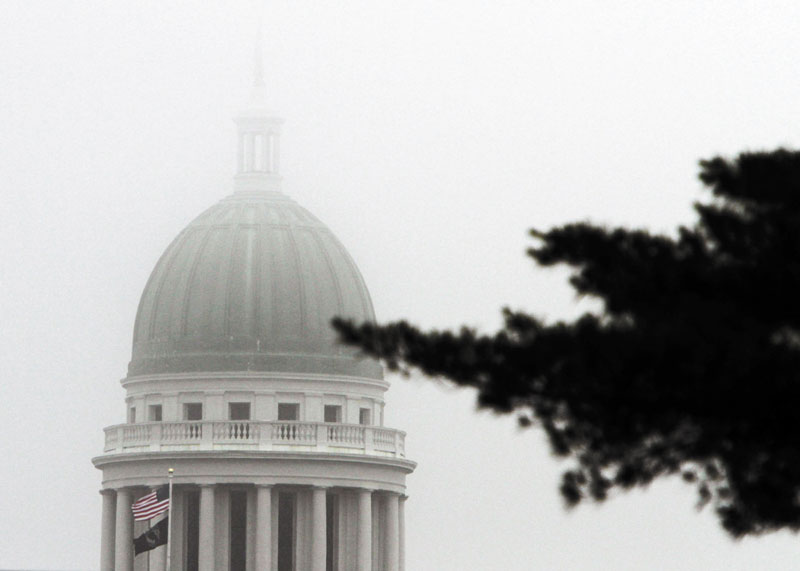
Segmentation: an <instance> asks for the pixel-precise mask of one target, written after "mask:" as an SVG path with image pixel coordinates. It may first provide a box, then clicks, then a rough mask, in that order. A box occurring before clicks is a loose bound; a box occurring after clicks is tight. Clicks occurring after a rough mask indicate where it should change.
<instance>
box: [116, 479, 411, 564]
mask: <svg viewBox="0 0 800 571" xmlns="http://www.w3.org/2000/svg"><path fill="white" fill-rule="evenodd" d="M198 488H199V510H198V512H199V522H198V544H197V564H198V565H197V570H198V571H227V569H228V566H227V565H224V566H223V568H222V569H220V562H219V557H218V554H217V553H216V550H217V549H220V548H221V545H220V539H219V538H218V536H217V533H216V531H217V528H216V525H217V520H218V519H219V518H220V517H221V516H222V514H218V513H215V511H216V509H217V502H216V496H217V494H218V493H219V492H220V490H228V489H230V487H226V486H224V485H214V484H203V485H199V486H191V487H189V486H180V488H179V487H178V486H176V490H175V494H174V495H175V498H173V500H172V501H173V502H174V503H173V509H176V503H177V502H176V500H177V499H178V498H180V497H183V496H181V494H182V493H185V492H186V491H188V490H193V491H197V490H198ZM251 488H252V487H251ZM284 489H287V490H292V491H298V490H300V491H306V492H310V496H311V498H310V499H311V502H310V510H308V511H309V513H308V515H303V514H304V512H303V510H298V511H297V516H298V517H297V518H296V519H295V521H293V525H294V526H295V531H296V532H299V530H300V529H308V530H309V531H310V537H308V538H307V539H306V540H305V543H304V547H303V549H305V550H306V551H307V553H304V554H303V555H304V557H303V558H302V561H305V563H306V564H307V565H308V569H309V570H310V571H326V569H327V568H328V567H327V563H328V558H329V557H330V552H329V549H328V548H329V546H328V544H327V542H328V537H329V530H328V525H329V524H330V521H329V515H328V511H327V498H328V492H329V489H328V488H324V487H317V486H313V487H308V486H305V487H300V486H292V487H282V486H268V485H256V486H255V493H254V503H253V507H254V508H255V509H254V511H255V514H254V516H255V517H254V518H252V519H248V524H247V525H248V528H249V527H250V526H253V527H254V531H253V534H252V535H253V542H252V544H251V545H252V547H251V548H252V549H253V550H254V559H253V564H254V570H253V571H274V570H277V569H278V560H277V558H278V553H277V550H278V547H277V546H278V538H277V534H278V530H277V529H276V528H277V526H278V506H277V503H278V502H277V493H276V492H280V491H282V490H284ZM181 490H182V491H181ZM336 490H337V493H339V494H345V493H346V494H349V495H350V496H352V495H353V494H355V496H357V497H356V499H355V502H354V505H357V508H356V510H357V513H356V517H355V518H353V519H354V522H353V523H354V524H355V529H354V530H350V533H351V537H352V542H351V543H355V545H347V546H346V549H347V550H353V551H354V552H349V553H348V554H347V556H348V558H349V560H352V562H353V564H354V565H355V566H356V567H355V568H356V569H357V571H403V568H404V547H405V546H404V539H405V538H404V531H405V530H404V513H403V512H404V503H405V501H404V500H405V496H402V495H400V494H398V493H394V492H387V491H377V490H370V489H362V488H351V489H342V488H337V489H336ZM143 493H146V489H145V488H120V489H117V490H110V489H107V490H102V491H101V494H102V496H103V507H102V510H103V511H102V529H101V536H100V537H101V550H100V553H101V556H100V557H101V559H100V569H101V571H135V570H138V569H142V568H143V569H147V571H164V570H165V569H166V556H165V554H166V551H165V550H166V548H157V549H156V550H155V551H153V552H152V555H151V556H150V558H149V564H148V565H147V566H145V567H141V566H140V565H136V567H134V554H133V539H134V522H133V516H132V512H131V504H132V503H133V501H134V500H135V499H136V497H138V496H139V495H142V494H143ZM376 500H378V501H380V502H381V504H380V506H381V511H382V514H377V513H375V509H374V507H373V506H374V503H375V501H376ZM180 505H181V506H182V502H181V504H180ZM379 515H380V516H381V517H379ZM308 517H310V521H307V520H306V518H308ZM173 519H174V520H176V521H173V532H172V533H173V534H175V537H176V538H177V537H178V534H183V531H181V530H179V529H178V528H185V522H184V520H183V517H181V516H178V517H176V516H175V515H173ZM178 522H182V525H177V524H178ZM334 525H337V527H338V524H334ZM248 531H249V530H248ZM340 531H342V530H340ZM337 535H338V532H337ZM376 542H377V543H376ZM156 554H157V555H156ZM175 555H176V553H175V550H174V549H173V560H172V565H171V567H172V571H184V570H185V569H186V566H185V561H184V558H183V557H180V556H179V557H178V558H177V559H178V560H177V561H176V558H175ZM343 557H344V554H342V558H343ZM299 565H300V563H298V562H297V561H296V560H295V561H294V563H293V565H292V568H293V571H304V570H302V569H301V568H300V567H299ZM248 568H249V566H248ZM345 568H346V567H345V564H344V563H343V562H342V563H339V564H337V565H335V566H334V569H341V570H342V571H344V569H345ZM280 571H283V570H282V569H281V570H280ZM348 571H349V570H348Z"/></svg>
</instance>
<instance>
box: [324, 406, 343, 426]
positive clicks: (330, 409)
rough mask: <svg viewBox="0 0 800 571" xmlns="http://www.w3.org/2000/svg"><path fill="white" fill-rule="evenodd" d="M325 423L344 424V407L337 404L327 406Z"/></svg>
mask: <svg viewBox="0 0 800 571" xmlns="http://www.w3.org/2000/svg"><path fill="white" fill-rule="evenodd" d="M325 422H342V407H340V406H339V405H336V404H326V405H325Z"/></svg>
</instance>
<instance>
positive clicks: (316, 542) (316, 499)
mask: <svg viewBox="0 0 800 571" xmlns="http://www.w3.org/2000/svg"><path fill="white" fill-rule="evenodd" d="M327 520H328V513H327V492H326V490H325V488H314V489H313V490H312V502H311V525H312V526H313V530H314V531H313V532H312V534H311V571H325V562H326V561H325V560H326V558H327V554H328V549H327V548H328V546H327V540H328V533H327V531H328V526H327V523H328V522H327Z"/></svg>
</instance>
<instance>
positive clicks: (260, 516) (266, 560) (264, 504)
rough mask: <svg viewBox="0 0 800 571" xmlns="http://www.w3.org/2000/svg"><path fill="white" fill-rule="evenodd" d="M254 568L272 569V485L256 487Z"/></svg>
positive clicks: (268, 570) (267, 570)
mask: <svg viewBox="0 0 800 571" xmlns="http://www.w3.org/2000/svg"><path fill="white" fill-rule="evenodd" d="M256 569H258V570H259V571H261V570H262V569H264V570H266V571H270V570H271V569H272V486H258V488H257V489H256Z"/></svg>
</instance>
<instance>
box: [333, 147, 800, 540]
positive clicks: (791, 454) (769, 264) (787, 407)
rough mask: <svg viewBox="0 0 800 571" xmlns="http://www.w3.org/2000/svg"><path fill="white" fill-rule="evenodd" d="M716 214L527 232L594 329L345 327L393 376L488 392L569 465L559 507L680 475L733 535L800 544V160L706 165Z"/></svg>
mask: <svg viewBox="0 0 800 571" xmlns="http://www.w3.org/2000/svg"><path fill="white" fill-rule="evenodd" d="M700 167H701V170H700V179H701V180H702V181H703V183H704V184H705V185H706V186H707V187H708V188H709V189H710V191H711V195H712V198H711V200H710V201H708V202H704V203H701V204H697V205H696V210H697V213H698V221H697V223H696V225H695V226H694V227H692V228H687V227H681V228H679V229H678V232H677V237H675V238H673V237H669V236H660V235H653V234H651V233H649V232H647V231H646V230H631V229H626V228H604V227H600V226H595V225H593V224H591V223H588V222H582V223H575V224H568V225H566V226H562V227H557V228H552V229H550V230H548V231H546V232H542V231H537V230H531V236H532V237H533V238H534V239H535V240H536V244H535V245H534V246H533V247H531V248H530V249H529V250H528V255H529V256H530V257H531V258H533V259H534V261H535V262H536V263H537V264H539V265H541V266H553V265H557V264H567V265H568V266H570V267H571V268H572V269H573V274H572V276H571V278H570V283H571V285H572V286H573V287H574V288H575V290H576V291H577V292H578V293H580V294H582V295H591V296H593V297H595V298H597V299H599V300H601V301H602V302H603V303H604V312H603V314H602V315H590V314H587V315H584V316H582V317H580V318H579V319H577V320H575V321H573V322H558V323H545V322H543V321H542V320H540V319H537V318H535V317H533V316H531V315H527V314H525V313H521V312H512V311H510V310H504V317H505V324H504V326H503V328H502V329H501V330H500V331H498V332H497V333H495V334H494V335H480V334H478V333H477V332H476V331H474V330H472V329H467V328H462V329H461V330H460V331H458V332H451V331H430V332H422V331H420V330H419V329H417V328H415V327H414V326H412V325H409V324H408V323H407V322H405V321H400V322H396V323H390V324H388V325H374V324H354V323H349V322H346V321H342V320H336V321H335V322H334V327H335V328H336V329H337V331H338V332H339V335H340V337H341V339H342V340H343V341H344V342H345V343H348V344H351V345H355V346H358V347H360V348H361V349H362V350H363V351H364V352H365V353H367V354H370V355H372V356H375V357H377V358H380V359H382V360H383V361H384V362H385V363H386V364H387V366H388V367H389V368H390V369H394V370H405V369H408V368H417V369H418V370H420V371H421V372H423V373H424V374H426V375H431V376H437V377H443V378H446V379H449V380H451V381H452V382H454V383H455V384H457V385H460V386H470V387H474V388H476V389H477V390H478V403H479V405H480V406H481V407H485V408H489V409H492V410H494V411H497V412H501V413H514V414H516V415H518V417H519V418H520V423H521V424H522V425H533V426H539V427H541V428H542V429H543V430H544V431H545V432H546V434H547V436H548V439H549V441H550V444H551V448H552V450H553V453H554V454H556V455H558V456H563V457H566V458H569V459H570V461H571V462H572V467H571V468H570V469H568V470H567V471H566V473H565V474H564V477H563V480H562V485H561V493H562V495H563V497H564V499H565V501H566V503H567V505H575V504H577V503H579V502H580V501H581V500H583V499H585V498H591V499H593V500H595V501H603V500H604V499H606V498H607V497H608V496H609V494H610V493H612V492H613V491H614V490H615V489H617V490H626V489H630V488H632V487H635V486H646V485H647V484H649V483H650V482H651V481H653V480H654V479H655V478H658V477H662V476H667V475H671V474H682V477H683V480H684V481H686V482H687V483H688V484H690V485H694V486H696V488H697V492H698V498H699V500H698V505H701V506H702V505H706V504H709V503H710V504H712V505H713V506H714V508H715V510H716V512H717V514H718V515H719V517H720V521H721V523H722V525H723V526H724V527H725V529H726V530H727V531H728V532H729V533H731V534H732V535H733V536H735V537H739V536H742V535H745V534H757V533H761V532H766V531H772V530H777V529H782V528H787V529H792V530H798V529H800V501H799V500H798V498H799V497H800V426H798V423H797V422H796V420H795V419H796V418H797V417H798V413H797V411H796V409H797V408H798V406H800V405H799V404H798V403H800V341H798V340H799V339H800V293H799V292H800V153H797V152H793V151H787V150H777V151H774V152H763V153H745V154H742V155H740V156H739V157H737V158H736V159H735V160H732V161H731V160H726V159H722V158H719V157H717V158H714V159H711V160H708V161H701V163H700Z"/></svg>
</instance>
